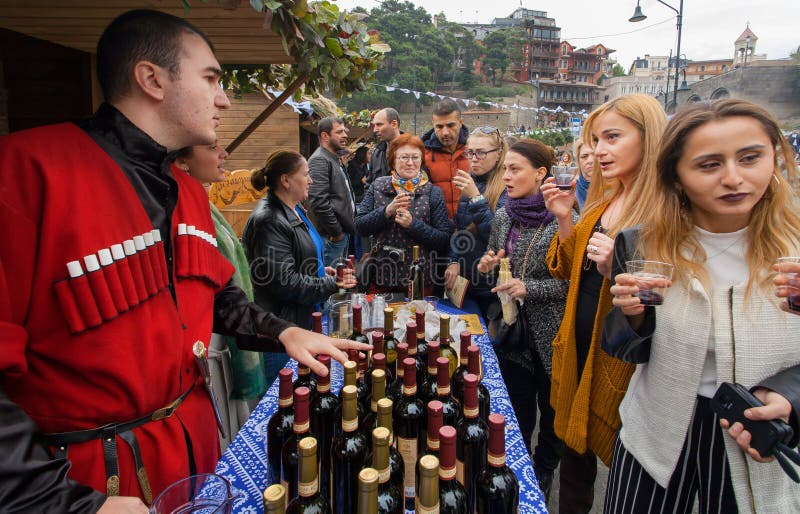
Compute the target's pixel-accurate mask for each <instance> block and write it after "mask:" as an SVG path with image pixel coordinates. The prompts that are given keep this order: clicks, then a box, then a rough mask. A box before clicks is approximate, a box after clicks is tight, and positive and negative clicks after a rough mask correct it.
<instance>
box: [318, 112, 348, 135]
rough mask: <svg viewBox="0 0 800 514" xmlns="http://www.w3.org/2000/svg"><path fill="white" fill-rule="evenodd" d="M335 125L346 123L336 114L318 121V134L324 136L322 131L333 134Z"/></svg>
mask: <svg viewBox="0 0 800 514" xmlns="http://www.w3.org/2000/svg"><path fill="white" fill-rule="evenodd" d="M334 125H344V122H343V121H342V119H341V118H337V117H335V116H329V117H327V118H322V119H321V120H319V123H317V134H319V135H320V136H322V133H323V132H324V133H326V134H328V135H331V131H332V130H333V126H334Z"/></svg>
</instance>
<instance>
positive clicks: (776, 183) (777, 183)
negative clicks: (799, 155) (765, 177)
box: [772, 173, 781, 187]
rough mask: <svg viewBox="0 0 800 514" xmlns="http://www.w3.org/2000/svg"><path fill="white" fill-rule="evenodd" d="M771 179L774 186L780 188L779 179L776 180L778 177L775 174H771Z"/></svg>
mask: <svg viewBox="0 0 800 514" xmlns="http://www.w3.org/2000/svg"><path fill="white" fill-rule="evenodd" d="M772 178H773V179H775V185H776V186H777V187H780V186H781V179H779V178H778V175H776V174H775V173H773V174H772Z"/></svg>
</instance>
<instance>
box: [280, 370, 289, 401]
mask: <svg viewBox="0 0 800 514" xmlns="http://www.w3.org/2000/svg"><path fill="white" fill-rule="evenodd" d="M278 380H279V382H278V406H279V407H288V406H290V405H291V404H292V370H290V369H289V368H283V369H282V370H280V371H279V372H278Z"/></svg>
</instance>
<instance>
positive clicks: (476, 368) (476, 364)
mask: <svg viewBox="0 0 800 514" xmlns="http://www.w3.org/2000/svg"><path fill="white" fill-rule="evenodd" d="M467 356H468V357H467V370H469V372H470V373H472V374H473V375H475V376H476V377H480V376H481V350H480V348H478V347H477V346H475V345H474V344H473V345H470V347H469V348H468V349H467Z"/></svg>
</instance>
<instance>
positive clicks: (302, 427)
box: [294, 410, 466, 434]
mask: <svg viewBox="0 0 800 514" xmlns="http://www.w3.org/2000/svg"><path fill="white" fill-rule="evenodd" d="M465 412H466V410H465ZM309 426H310V425H309V424H308V421H306V422H304V423H295V424H294V433H295V434H302V433H303V432H308V428H309Z"/></svg>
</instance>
